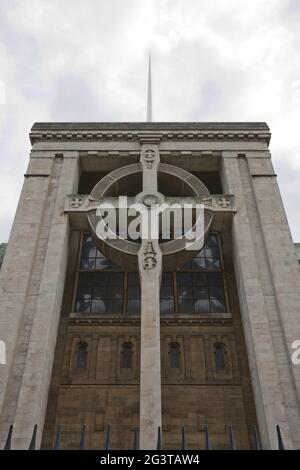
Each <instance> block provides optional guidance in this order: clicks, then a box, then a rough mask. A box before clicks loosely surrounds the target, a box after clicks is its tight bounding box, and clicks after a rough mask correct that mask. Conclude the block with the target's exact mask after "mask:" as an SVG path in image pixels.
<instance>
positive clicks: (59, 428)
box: [53, 425, 61, 450]
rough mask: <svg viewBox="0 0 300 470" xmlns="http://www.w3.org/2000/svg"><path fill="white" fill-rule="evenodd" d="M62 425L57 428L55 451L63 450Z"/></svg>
mask: <svg viewBox="0 0 300 470" xmlns="http://www.w3.org/2000/svg"><path fill="white" fill-rule="evenodd" d="M60 441H61V425H59V426H58V428H57V433H56V438H55V442H54V447H53V449H54V450H60V449H61V442H60Z"/></svg>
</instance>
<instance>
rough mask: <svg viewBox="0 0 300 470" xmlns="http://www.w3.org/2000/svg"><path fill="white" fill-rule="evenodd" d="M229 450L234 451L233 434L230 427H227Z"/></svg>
mask: <svg viewBox="0 0 300 470" xmlns="http://www.w3.org/2000/svg"><path fill="white" fill-rule="evenodd" d="M229 448H230V450H236V445H235V439H234V433H233V428H232V426H231V425H230V426H229Z"/></svg>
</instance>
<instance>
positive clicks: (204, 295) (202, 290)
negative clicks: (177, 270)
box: [194, 286, 208, 299]
mask: <svg viewBox="0 0 300 470" xmlns="http://www.w3.org/2000/svg"><path fill="white" fill-rule="evenodd" d="M194 297H195V298H197V299H198V298H199V299H208V288H207V287H202V286H197V287H195V288H194Z"/></svg>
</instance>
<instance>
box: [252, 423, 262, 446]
mask: <svg viewBox="0 0 300 470" xmlns="http://www.w3.org/2000/svg"><path fill="white" fill-rule="evenodd" d="M252 435H253V440H254V448H255V450H262V449H261V444H260V439H259V435H258V432H257V427H256V426H255V424H253V426H252Z"/></svg>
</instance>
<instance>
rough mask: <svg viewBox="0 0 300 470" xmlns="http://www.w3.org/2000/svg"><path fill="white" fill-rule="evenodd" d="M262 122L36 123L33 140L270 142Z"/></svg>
mask: <svg viewBox="0 0 300 470" xmlns="http://www.w3.org/2000/svg"><path fill="white" fill-rule="evenodd" d="M270 138H271V134H270V130H269V127H268V125H267V124H266V123H263V122H240V123H236V122H226V123H224V122H223V123H222V122H220V123H218V122H214V123H211V122H203V123H193V122H184V123H172V122H162V123H159V122H155V123H144V122H137V123H133V122H132V123H97V122H93V123H35V124H34V125H33V126H32V129H31V133H30V140H31V143H32V144H34V143H35V142H45V141H85V142H91V141H106V142H107V141H114V142H116V141H117V142H120V141H127V142H128V141H139V142H141V143H143V142H147V141H148V142H160V141H262V142H266V143H267V145H269V142H270Z"/></svg>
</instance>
